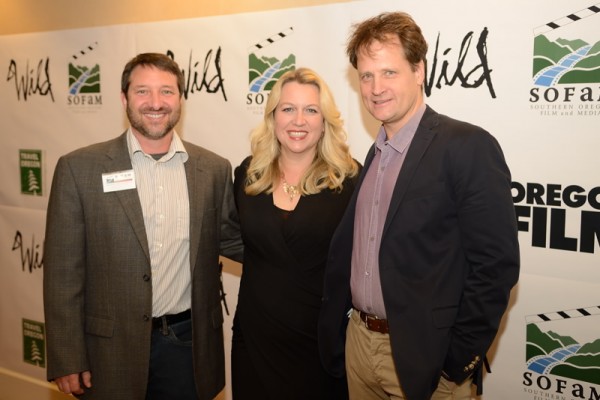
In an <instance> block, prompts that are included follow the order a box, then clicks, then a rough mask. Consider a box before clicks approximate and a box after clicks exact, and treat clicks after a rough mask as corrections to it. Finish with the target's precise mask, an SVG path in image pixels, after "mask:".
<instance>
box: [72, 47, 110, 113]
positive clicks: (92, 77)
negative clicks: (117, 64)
mask: <svg viewBox="0 0 600 400" xmlns="http://www.w3.org/2000/svg"><path fill="white" fill-rule="evenodd" d="M97 46H98V42H95V43H94V44H93V45H90V46H88V47H86V48H85V49H82V50H80V51H78V52H77V53H76V54H73V56H72V58H73V61H71V62H70V63H69V95H68V97H67V104H68V105H69V106H75V107H82V106H83V107H89V106H100V105H102V95H101V94H100V65H99V64H95V65H92V66H89V65H82V64H81V60H80V59H81V58H83V57H84V56H86V55H88V54H89V53H91V52H92V51H94V49H95V48H96V47H97Z"/></svg>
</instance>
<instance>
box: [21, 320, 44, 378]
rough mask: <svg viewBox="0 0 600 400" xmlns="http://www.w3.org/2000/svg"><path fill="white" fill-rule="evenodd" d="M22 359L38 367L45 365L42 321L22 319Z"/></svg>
mask: <svg viewBox="0 0 600 400" xmlns="http://www.w3.org/2000/svg"><path fill="white" fill-rule="evenodd" d="M23 361H25V362H26V363H28V364H33V365H37V366H38V367H42V368H45V367H46V335H45V329H44V323H42V322H37V321H31V320H28V319H23Z"/></svg>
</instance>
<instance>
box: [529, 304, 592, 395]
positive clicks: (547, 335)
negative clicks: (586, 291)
mask: <svg viewBox="0 0 600 400" xmlns="http://www.w3.org/2000/svg"><path fill="white" fill-rule="evenodd" d="M526 322H527V346H526V367H527V371H526V372H524V373H523V384H524V385H525V392H526V393H529V394H532V395H534V396H535V397H534V398H565V397H563V396H564V395H570V396H572V397H573V398H581V399H600V330H599V329H598V327H599V326H600V306H593V307H587V308H578V309H573V310H567V311H556V312H550V313H544V314H537V315H529V316H527V317H526ZM559 395H560V397H558V396H559Z"/></svg>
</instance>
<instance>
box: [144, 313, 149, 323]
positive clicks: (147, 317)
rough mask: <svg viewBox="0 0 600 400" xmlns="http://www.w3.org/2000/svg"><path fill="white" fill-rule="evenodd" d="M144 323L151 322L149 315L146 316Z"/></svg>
mask: <svg viewBox="0 0 600 400" xmlns="http://www.w3.org/2000/svg"><path fill="white" fill-rule="evenodd" d="M143 318H144V321H146V322H148V321H150V317H149V316H148V314H144V317H143Z"/></svg>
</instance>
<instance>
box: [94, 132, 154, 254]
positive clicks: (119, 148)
mask: <svg viewBox="0 0 600 400" xmlns="http://www.w3.org/2000/svg"><path fill="white" fill-rule="evenodd" d="M126 134H127V133H124V134H122V135H121V136H119V137H118V138H117V139H116V140H115V141H113V142H112V146H111V147H110V148H109V149H108V151H107V156H108V159H109V160H108V162H107V163H106V165H105V172H116V171H123V170H129V169H132V168H133V167H132V165H131V158H130V156H129V151H128V149H127V137H126ZM115 195H116V196H117V198H118V199H119V201H120V202H121V205H122V206H123V211H124V212H125V214H126V215H127V218H128V219H129V223H130V224H131V226H132V228H133V230H134V232H135V235H136V237H137V239H138V241H139V243H140V246H141V247H142V249H143V251H144V254H145V255H146V258H147V259H148V263H150V250H149V248H148V237H147V235H146V228H145V225H144V214H143V212H142V205H141V203H140V198H139V196H138V192H137V190H119V191H117V192H115Z"/></svg>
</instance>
